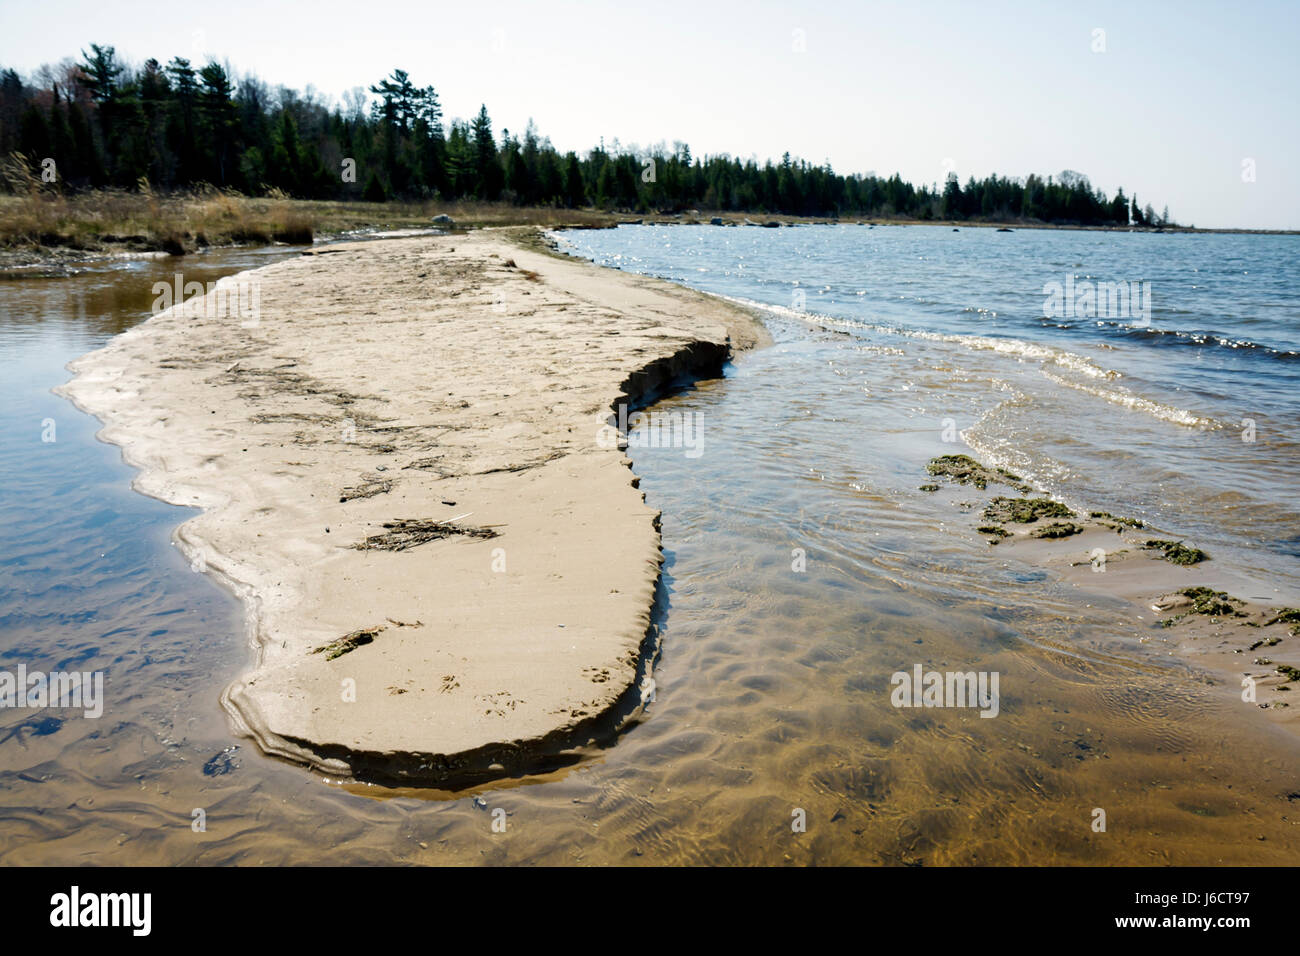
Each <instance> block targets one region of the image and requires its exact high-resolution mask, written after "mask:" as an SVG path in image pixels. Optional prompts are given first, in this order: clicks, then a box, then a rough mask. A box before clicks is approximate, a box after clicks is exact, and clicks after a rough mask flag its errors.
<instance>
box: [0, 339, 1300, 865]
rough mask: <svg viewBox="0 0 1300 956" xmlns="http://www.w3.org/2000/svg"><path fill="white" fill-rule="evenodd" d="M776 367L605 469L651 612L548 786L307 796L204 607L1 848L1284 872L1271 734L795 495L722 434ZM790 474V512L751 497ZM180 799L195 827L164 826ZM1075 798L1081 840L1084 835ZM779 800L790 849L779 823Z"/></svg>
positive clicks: (39, 739) (1299, 802) (80, 728)
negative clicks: (655, 575)
mask: <svg viewBox="0 0 1300 956" xmlns="http://www.w3.org/2000/svg"><path fill="white" fill-rule="evenodd" d="M773 351H774V350H768V351H765V352H759V353H755V354H752V355H748V356H744V357H742V358H741V359H740V361H739V362H738V368H739V369H740V370H741V371H742V373H744V372H748V374H747V376H745V375H742V377H741V378H740V379H739V380H731V381H727V382H708V383H704V384H702V385H701V386H700V387H699V388H697V389H695V390H693V391H692V392H690V393H687V394H685V395H682V396H679V397H676V398H673V399H669V400H667V401H665V402H662V403H660V404H659V405H658V406H656V407H657V408H663V409H681V410H701V411H703V412H706V413H707V414H708V416H709V417H708V419H707V422H708V431H707V436H708V446H707V447H708V451H707V453H706V454H705V456H704V457H703V458H702V459H700V460H697V461H690V460H687V459H686V458H684V456H682V455H681V453H680V451H673V450H669V452H668V453H666V454H663V453H658V452H654V451H650V450H646V451H639V452H633V459H634V463H635V470H636V472H637V474H640V475H642V476H643V482H642V486H643V487H644V488H646V489H647V494H648V501H649V504H650V506H651V507H653V508H660V509H662V510H663V512H664V517H663V542H664V547H665V549H666V551H667V556H668V557H667V564H666V577H665V588H666V592H667V597H668V601H669V604H668V606H669V610H668V613H667V616H666V618H665V619H664V623H665V629H664V633H663V645H662V646H663V654H662V657H661V659H660V661H659V662H658V665H657V667H656V669H655V675H654V676H655V680H656V685H657V695H656V699H655V702H654V703H653V704H651V705H650V707H649V708H648V709H647V711H646V713H645V714H644V715H643V716H642V718H641V719H640V721H639V722H638V723H636V724H635V725H634V726H632V727H630V728H629V729H627V730H626V731H625V732H624V733H623V734H622V735H621V736H620V737H618V738H617V739H616V741H615V742H614V743H613V745H612V746H610V747H608V748H607V749H604V750H598V751H595V752H590V753H587V754H585V755H584V756H583V759H582V760H581V761H580V762H579V763H578V764H577V765H576V766H573V767H571V768H568V769H563V770H557V771H554V772H551V773H547V774H534V775H529V776H522V777H519V778H515V779H507V780H503V781H500V782H498V783H497V784H495V785H493V786H490V787H482V788H476V789H471V790H463V791H457V792H446V791H439V790H415V789H407V790H401V789H388V788H382V787H375V786H365V785H359V784H347V785H343V786H340V785H335V784H328V783H324V782H322V780H321V779H320V778H318V777H316V776H313V775H312V774H310V773H308V772H305V771H303V770H300V769H298V768H296V767H293V766H290V765H287V764H284V763H282V762H279V761H275V760H271V759H267V758H265V757H262V756H261V755H260V754H258V753H257V752H256V751H255V749H254V748H252V747H251V746H249V744H248V743H247V741H232V740H231V739H230V738H229V736H228V735H227V733H226V731H225V727H224V721H223V719H222V715H221V713H220V710H219V708H218V707H217V705H216V694H217V692H218V690H219V688H220V687H221V686H223V685H224V684H225V683H226V682H227V681H228V680H229V679H230V678H231V677H233V676H234V675H235V673H237V671H238V670H239V669H240V666H241V662H240V661H239V660H238V657H239V656H240V649H239V647H238V645H237V643H236V642H234V638H233V635H234V634H235V633H236V632H237V629H238V621H239V618H238V610H237V608H236V607H235V605H234V602H233V601H232V602H230V603H231V607H230V609H229V619H228V620H227V621H226V622H225V627H226V630H227V631H228V632H229V634H230V635H231V636H232V637H231V640H232V645H231V649H232V650H233V654H229V655H217V657H216V659H215V660H214V659H213V658H211V657H209V658H207V659H206V660H205V659H203V658H202V657H201V655H197V654H196V655H189V656H187V655H184V654H183V653H179V649H180V648H182V647H183V645H184V642H185V638H186V636H187V629H188V631H189V636H190V638H191V639H192V640H193V641H194V642H195V643H198V642H200V641H206V642H207V644H208V645H209V646H211V644H212V643H213V642H214V641H215V640H216V638H215V637H214V632H216V631H220V630H221V629H222V626H223V624H222V621H221V619H220V615H215V614H208V615H207V616H206V617H205V618H204V619H203V620H193V621H184V620H182V621H180V622H178V623H175V624H174V625H173V631H172V634H171V637H170V642H171V645H170V646H173V647H175V648H177V649H178V653H177V654H170V655H167V656H164V657H161V658H160V659H154V658H152V657H146V658H144V659H143V660H141V661H140V662H139V664H138V666H137V668H136V669H135V671H133V675H132V680H131V692H130V693H128V694H124V695H122V696H121V697H120V704H119V705H118V708H117V709H116V710H115V712H114V713H113V714H112V715H111V719H105V720H102V721H98V722H96V721H82V720H72V721H69V722H67V723H66V724H65V725H64V728H63V731H62V732H60V733H58V734H54V735H50V736H41V735H34V734H30V733H28V734H20V735H19V736H18V737H16V738H15V739H14V740H12V741H9V742H8V745H7V747H6V748H5V755H6V756H5V759H6V765H5V774H4V776H3V778H0V783H2V784H3V786H0V805H2V806H3V808H4V809H3V810H2V811H0V819H2V820H3V823H2V824H0V859H3V861H4V862H6V863H11V864H12V863H164V864H171V863H187V864H226V863H237V864H258V863H320V864H326V865H334V864H337V865H345V864H358V863H361V864H365V863H373V864H382V863H410V864H476V863H489V864H505V863H511V864H566V863H587V864H602V863H633V864H649V865H653V864H670V863H749V864H776V865H780V864H804V863H846V864H887V865H898V864H913V865H915V864H924V865H945V864H967V863H991V864H1015V863H1031V864H1039V863H1068V864H1080V865H1103V864H1120V863H1136V864H1165V863H1175V864H1193V863H1217V862H1223V863H1231V864H1242V865H1252V864H1286V863H1294V862H1295V861H1296V859H1298V858H1300V836H1298V833H1300V831H1297V829H1296V827H1297V824H1300V773H1298V772H1297V769H1296V768H1297V766H1298V765H1300V761H1297V760H1296V756H1297V748H1296V744H1295V738H1294V737H1293V736H1292V735H1290V734H1289V733H1285V732H1284V731H1283V730H1282V729H1280V728H1275V727H1273V726H1272V725H1271V724H1270V723H1269V722H1268V719H1267V716H1266V715H1264V714H1261V712H1260V711H1258V709H1255V708H1251V709H1249V711H1250V712H1249V713H1248V712H1247V710H1248V709H1247V708H1244V707H1243V706H1242V705H1241V704H1240V703H1239V702H1237V701H1235V700H1234V699H1233V696H1232V695H1231V694H1226V693H1224V688H1223V686H1222V684H1221V682H1218V681H1216V680H1215V679H1214V678H1213V677H1210V676H1208V675H1207V674H1206V673H1205V672H1204V671H1203V670H1201V669H1198V668H1195V667H1189V666H1186V665H1184V664H1182V663H1180V661H1179V659H1178V658H1177V657H1176V656H1171V655H1169V654H1168V649H1166V648H1163V647H1162V648H1161V649H1160V650H1159V651H1158V652H1153V651H1152V647H1151V645H1150V643H1149V638H1150V635H1151V631H1150V629H1149V628H1147V627H1142V626H1140V624H1139V622H1136V621H1135V620H1134V616H1133V606H1132V605H1131V604H1127V603H1121V602H1119V601H1117V600H1096V601H1094V600H1091V599H1087V600H1082V601H1081V600H1080V598H1079V595H1078V592H1077V590H1076V589H1075V588H1073V587H1072V586H1071V584H1070V583H1069V582H1065V581H1059V580H1056V579H1054V578H1051V577H1048V576H1045V575H1043V574H1042V573H1041V572H1037V573H1025V569H1026V568H1028V567H1029V566H1028V565H1026V564H1024V563H1023V562H1021V561H1019V560H1018V559H1017V560H1011V559H1010V558H1009V557H1008V555H1009V553H1010V549H1007V551H1006V552H1003V551H1002V549H1001V548H1000V547H995V548H990V547H988V546H987V545H985V544H984V541H983V539H982V538H980V537H979V536H978V535H976V534H974V533H973V532H972V531H971V529H970V528H969V527H967V525H966V523H967V521H968V520H969V519H970V516H960V519H961V521H962V529H961V533H956V534H949V535H948V536H947V537H946V538H945V539H944V543H943V544H942V545H940V546H939V547H938V548H937V549H936V550H927V551H925V552H924V553H921V552H919V551H918V550H917V546H916V542H917V534H918V531H919V529H920V526H921V525H923V524H926V523H928V522H929V521H930V519H929V518H926V517H924V516H919V517H918V515H920V512H919V510H918V509H917V508H915V507H913V506H911V505H909V506H908V507H907V508H905V509H900V508H899V507H898V502H897V500H895V499H894V498H892V497H891V496H889V495H883V494H870V493H855V494H854V495H852V496H849V497H848V498H847V499H826V498H824V497H823V498H818V493H819V492H818V489H820V488H822V487H824V486H825V485H827V484H829V482H820V483H813V482H809V481H808V480H807V478H806V475H805V474H804V473H805V472H806V470H807V449H806V448H800V447H797V443H796V442H790V443H789V447H788V449H787V450H786V451H784V452H781V451H778V452H777V453H776V454H773V453H772V451H771V449H770V448H763V449H762V454H760V455H754V454H753V451H754V449H752V448H750V449H746V448H745V447H744V439H745V438H746V436H747V435H752V434H753V432H754V431H755V429H754V427H753V425H754V419H753V416H754V415H755V414H756V410H758V409H759V408H760V403H759V402H758V401H756V394H755V390H756V389H762V388H764V387H766V386H764V385H763V384H762V383H764V382H769V383H770V382H771V381H772V380H773V374H774V373H775V372H777V371H778V370H779V367H780V358H779V357H776V356H773V355H772V352H773ZM778 391H779V389H778ZM785 394H788V393H785ZM780 400H781V401H783V402H785V404H786V405H787V406H788V405H790V404H791V403H789V402H788V401H786V399H784V398H781V399H780ZM793 404H795V405H797V404H798V403H797V402H796V403H793ZM737 475H744V476H745V479H746V480H745V481H744V483H743V484H742V483H740V482H739V481H738V479H736V476H737ZM727 476H731V477H730V478H728V477H727ZM791 476H795V478H796V481H795V485H796V486H797V487H798V488H799V489H800V496H799V499H798V500H799V506H798V507H794V508H792V507H790V502H789V501H788V500H782V499H780V497H779V495H777V494H776V492H775V491H774V489H776V488H779V487H780V486H781V485H782V484H783V483H788V481H789V479H790V478H791ZM805 492H806V493H805ZM919 497H921V498H923V499H925V500H926V501H930V500H932V499H929V498H926V496H924V495H921V496H919ZM795 515H798V518H797V519H796V518H795V517H793V516H795ZM792 536H793V541H794V542H795V543H797V544H799V545H802V546H804V547H806V548H807V549H808V551H809V555H810V557H811V560H810V562H809V566H808V572H807V573H806V574H801V575H794V574H791V568H790V548H791V546H792ZM1016 569H1020V570H1016ZM192 578H193V580H194V581H196V582H200V581H203V580H204V578H203V577H202V576H199V575H193V576H192ZM972 582H974V583H973V584H972ZM1090 604H1091V605H1092V606H1089V605H1090ZM123 613H125V611H124V612H123ZM1171 633H1172V632H1171ZM1144 642H1146V643H1144ZM914 663H922V664H923V665H924V666H926V667H927V668H930V667H934V668H939V669H949V668H952V669H957V668H960V669H962V670H996V671H999V672H1000V673H1001V675H1002V702H1001V713H1000V714H999V716H998V718H996V719H992V720H984V719H980V718H979V717H978V716H977V714H976V712H974V711H962V710H943V709H934V710H923V709H922V710H900V709H896V708H894V707H892V706H891V705H890V703H889V688H888V677H889V674H890V673H891V672H892V671H894V670H897V669H907V668H909V667H910V666H912V665H913V664H914ZM236 746H237V747H238V749H235V750H228V748H231V747H236ZM371 798H373V799H371ZM198 808H201V809H203V810H204V812H205V814H206V825H207V828H206V830H205V831H204V832H196V831H195V830H194V829H193V828H192V821H193V811H194V810H195V809H198ZM1096 808H1101V809H1104V810H1106V812H1107V823H1108V827H1107V831H1106V832H1105V833H1097V832H1094V831H1093V829H1092V824H1093V819H1094V816H1093V813H1094V810H1095V809H1096ZM797 810H802V811H804V813H805V815H806V819H807V832H805V833H794V832H792V829H791V822H792V819H793V816H792V814H793V813H794V812H795V811H797ZM495 811H504V814H505V832H497V829H495V828H494V823H495V824H498V828H499V820H500V814H498V813H496V812H495Z"/></svg>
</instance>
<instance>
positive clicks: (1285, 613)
mask: <svg viewBox="0 0 1300 956" xmlns="http://www.w3.org/2000/svg"><path fill="white" fill-rule="evenodd" d="M1270 624H1290V625H1291V636H1292V637H1300V607H1284V608H1282V610H1280V611H1278V612H1277V613H1276V614H1275V615H1273V617H1272V618H1270V619H1269V620H1267V621H1265V622H1264V626H1265V627H1268V626H1269V625H1270Z"/></svg>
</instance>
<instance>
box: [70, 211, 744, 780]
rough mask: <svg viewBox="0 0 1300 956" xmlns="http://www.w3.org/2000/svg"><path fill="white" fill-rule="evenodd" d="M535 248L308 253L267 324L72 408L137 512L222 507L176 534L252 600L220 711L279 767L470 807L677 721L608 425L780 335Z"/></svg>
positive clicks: (112, 365) (176, 320)
mask: <svg viewBox="0 0 1300 956" xmlns="http://www.w3.org/2000/svg"><path fill="white" fill-rule="evenodd" d="M530 241H531V242H532V243H534V244H535V243H536V241H537V240H536V239H535V238H531V236H530V235H529V234H528V233H527V232H524V233H523V234H521V233H520V232H519V231H517V230H507V231H506V232H503V233H498V232H496V231H491V232H490V231H481V232H476V233H473V234H468V235H467V234H459V235H445V236H437V237H429V236H421V237H416V238H402V239H389V240H382V241H375V240H369V241H364V242H358V243H339V244H330V245H329V246H328V247H324V248H317V249H313V250H309V251H307V252H305V253H304V254H303V255H301V256H300V257H297V258H294V259H289V260H284V261H282V262H279V263H276V264H273V265H270V266H265V267H262V268H259V269H256V270H252V271H251V272H245V273H240V274H239V275H237V276H234V277H231V281H233V282H236V283H240V282H242V283H252V282H256V284H257V286H258V288H259V289H260V302H261V310H260V311H261V314H260V318H259V321H258V322H257V323H256V324H255V325H254V326H253V327H251V328H248V327H243V326H242V325H241V323H240V321H239V317H238V316H236V315H232V314H230V313H229V312H226V313H222V312H221V309H222V303H221V301H220V297H219V296H218V297H217V298H218V301H217V303H216V308H215V312H216V313H217V314H215V316H213V317H210V318H194V317H192V316H188V315H186V314H185V309H186V308H189V309H190V310H191V312H192V311H193V309H194V301H195V300H190V303H189V304H188V305H187V306H184V307H182V306H177V307H174V308H172V309H169V310H166V311H163V312H161V313H160V314H158V315H155V316H153V317H152V318H151V319H149V320H148V321H147V322H145V323H142V324H141V325H139V326H137V327H135V328H134V329H132V330H131V331H129V332H126V333H124V334H122V335H120V336H117V337H116V338H114V339H113V340H112V341H111V342H110V343H109V345H108V346H106V347H105V348H104V349H101V350H99V351H97V352H93V353H90V354H89V355H87V356H82V357H81V358H79V359H77V360H75V361H74V362H73V363H71V364H70V365H69V369H70V370H71V371H73V372H74V373H75V374H74V378H73V379H72V380H71V381H70V382H68V383H67V384H66V385H63V386H60V387H59V388H58V389H56V392H57V393H58V394H60V395H62V396H64V397H66V398H68V399H70V400H71V401H72V402H73V403H74V404H75V405H77V407H79V408H81V409H82V410H83V411H86V412H88V413H90V414H92V415H95V416H96V417H98V418H99V419H100V420H101V421H102V422H103V424H104V427H103V429H102V430H101V431H100V433H99V437H100V438H101V440H103V441H106V442H110V443H112V444H116V445H119V446H121V448H122V455H123V459H124V460H125V461H126V462H127V463H128V464H130V465H131V466H133V467H135V468H137V469H139V473H138V474H137V475H136V476H135V479H134V480H133V482H132V487H133V488H134V489H135V490H137V491H140V492H142V493H144V494H147V495H150V496H151V497H155V498H159V499H161V500H163V501H167V502H169V503H172V504H183V505H188V506H192V507H199V508H201V509H202V511H201V513H200V514H199V515H197V516H195V517H192V518H190V519H188V520H186V521H185V522H183V523H182V524H181V525H180V526H179V527H178V528H177V529H176V530H175V532H174V535H173V539H174V541H175V542H176V543H177V544H178V546H180V548H181V549H182V551H183V552H184V553H185V555H186V557H187V558H188V559H189V560H191V561H192V562H196V567H198V568H199V569H201V570H205V571H211V572H212V573H213V574H214V575H215V576H216V577H217V578H218V580H219V581H220V582H221V583H223V584H224V585H225V586H226V587H227V588H228V589H230V590H231V591H233V592H234V593H235V594H236V595H237V596H238V597H240V598H241V601H242V603H243V605H244V608H245V613H246V620H247V625H248V629H249V633H250V635H251V636H252V638H253V643H254V646H255V649H256V651H255V653H256V660H255V662H254V664H253V666H252V667H251V668H250V669H249V670H248V671H247V672H246V673H245V674H244V675H243V676H242V677H241V678H240V679H239V680H237V681H235V682H234V683H233V684H231V685H230V686H229V687H227V688H226V689H225V690H224V691H223V693H222V695H221V699H222V703H223V706H224V707H225V709H226V711H227V713H228V714H229V716H230V718H231V722H232V724H233V725H234V727H235V729H236V731H237V732H238V733H240V734H241V735H246V736H250V737H252V738H253V740H254V741H255V742H256V743H257V745H258V747H259V748H260V749H261V750H263V751H264V752H266V753H269V754H274V755H277V756H280V757H284V758H286V759H289V760H292V761H294V762H297V763H301V764H305V765H307V766H309V767H312V768H313V769H315V770H317V771H319V772H322V773H324V774H327V775H329V776H335V777H350V778H353V779H356V780H362V781H373V782H381V783H394V782H401V783H406V784H412V783H414V784H420V783H438V784H441V785H443V786H448V785H449V784H454V782H455V781H465V782H472V781H478V780H482V779H484V778H491V777H500V776H506V775H509V774H512V773H519V772H522V771H523V770H524V769H526V768H527V767H529V766H531V765H532V764H533V763H535V762H536V761H537V760H539V759H544V758H557V759H558V758H559V757H560V756H561V755H563V754H565V753H568V752H570V751H573V750H575V749H577V748H580V747H581V746H583V745H585V744H587V743H589V742H591V741H593V740H598V739H602V738H604V737H605V736H607V735H608V734H609V733H611V732H613V731H615V730H617V728H618V727H619V726H621V725H624V724H625V723H626V722H627V721H628V720H630V719H633V718H634V717H635V715H636V713H637V712H638V711H639V710H640V708H641V707H642V706H643V704H644V699H643V698H650V697H652V694H653V682H652V681H651V680H650V679H649V670H650V668H651V666H652V662H653V659H654V655H655V653H656V652H657V632H656V629H655V627H654V625H653V618H652V611H653V609H654V608H655V606H656V600H657V596H658V594H659V588H660V562H661V551H660V540H659V531H658V514H657V513H656V512H654V511H653V510H652V509H650V508H649V507H648V506H646V505H645V503H644V496H643V495H642V494H641V493H640V492H639V491H638V490H637V484H638V480H637V478H636V476H635V475H634V474H633V473H632V472H631V470H630V464H631V463H630V461H629V460H628V459H627V458H626V457H625V455H623V454H622V453H621V452H619V451H618V450H617V449H612V448H606V447H601V446H600V445H598V443H597V441H596V440H595V436H596V434H597V431H598V424H599V423H600V422H602V421H606V420H608V419H609V417H610V414H609V413H610V410H611V409H616V408H617V406H618V405H619V404H620V403H627V404H629V405H636V404H639V403H642V402H645V401H647V400H649V399H650V398H651V397H653V395H654V393H656V392H657V391H658V390H660V389H662V388H663V387H665V386H667V385H669V384H670V383H671V382H672V381H673V380H675V379H679V378H681V377H684V376H692V377H698V376H709V375H716V374H717V373H718V372H719V371H720V369H721V366H722V365H723V363H725V362H726V361H727V359H728V358H729V357H730V356H731V355H732V354H733V352H734V351H740V350H743V349H746V348H752V347H756V346H761V345H763V344H766V343H767V341H769V339H768V337H767V335H766V332H765V330H763V328H762V326H761V324H759V323H758V322H757V321H756V319H755V318H754V317H753V316H752V315H750V314H748V313H746V312H743V311H742V310H740V309H737V308H735V307H733V306H730V305H728V304H726V303H723V302H720V301H717V300H714V299H712V298H710V297H706V296H703V295H700V294H697V293H693V292H690V291H689V290H686V289H684V288H681V287H678V286H673V285H671V284H669V283H664V282H658V281H656V280H647V279H645V278H642V277H638V276H631V275H628V274H625V273H621V272H618V271H616V270H607V269H602V268H600V267H598V266H595V265H592V264H588V263H580V262H578V261H576V260H561V259H559V258H557V257H555V256H551V255H547V254H545V253H544V252H543V251H538V250H536V249H529V248H528V247H527V243H528V242H530ZM327 256H328V258H325V257H327ZM430 276H433V277H434V278H432V279H429V277H430ZM426 279H429V281H421V280H426ZM214 295H215V293H214V292H212V291H209V292H208V294H207V297H205V299H204V300H203V302H204V303H205V305H206V304H207V303H208V300H209V299H211V298H212V297H214ZM226 305H227V306H228V305H229V302H227V303H226ZM503 393H505V394H503ZM349 432H351V434H349ZM311 499H316V500H315V501H312V500H311ZM402 522H415V524H414V525H409V526H403V525H402ZM395 523H396V524H397V527H396V529H394V528H393V527H392V526H393V525H394V524H395ZM385 525H389V526H390V527H389V528H387V529H386V528H385V527H384V526H385ZM412 528H414V534H413V536H412V534H410V533H409V532H410V531H411V529H412ZM372 542H377V543H372ZM597 595H607V596H608V600H600V601H598V600H595V598H596V597H597ZM566 645H567V646H566ZM349 682H350V683H349Z"/></svg>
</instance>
